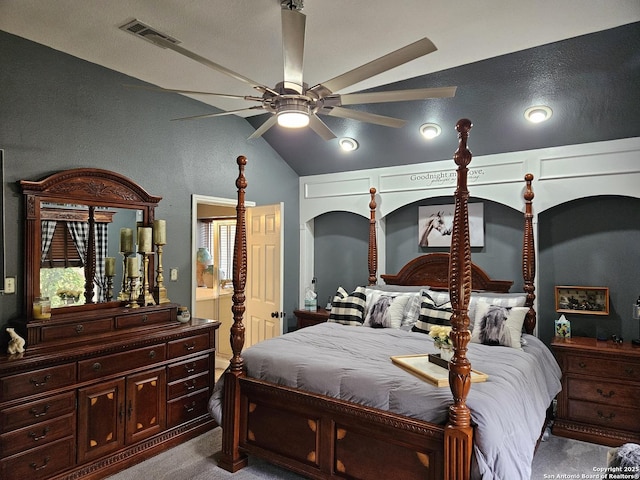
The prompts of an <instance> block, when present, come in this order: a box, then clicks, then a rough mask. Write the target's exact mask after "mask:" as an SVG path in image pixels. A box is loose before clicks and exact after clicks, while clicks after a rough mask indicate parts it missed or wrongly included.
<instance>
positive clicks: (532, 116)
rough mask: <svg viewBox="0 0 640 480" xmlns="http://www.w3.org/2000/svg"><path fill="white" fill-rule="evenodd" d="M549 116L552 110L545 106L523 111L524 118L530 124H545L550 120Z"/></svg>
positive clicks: (536, 106)
mask: <svg viewBox="0 0 640 480" xmlns="http://www.w3.org/2000/svg"><path fill="white" fill-rule="evenodd" d="M551 115H553V110H551V109H550V108H549V107H547V106H546V105H535V106H533V107H529V108H527V109H526V110H525V111H524V118H526V119H527V120H529V121H530V122H531V123H540V122H545V121H547V120H549V119H550V118H551Z"/></svg>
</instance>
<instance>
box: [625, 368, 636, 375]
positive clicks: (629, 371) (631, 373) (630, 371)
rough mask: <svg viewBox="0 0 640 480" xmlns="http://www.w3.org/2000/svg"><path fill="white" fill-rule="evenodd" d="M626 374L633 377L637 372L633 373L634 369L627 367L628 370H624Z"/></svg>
mask: <svg viewBox="0 0 640 480" xmlns="http://www.w3.org/2000/svg"><path fill="white" fill-rule="evenodd" d="M624 372H625V373H626V374H627V375H633V374H634V373H635V372H634V371H633V368H631V367H627V368H625V369H624Z"/></svg>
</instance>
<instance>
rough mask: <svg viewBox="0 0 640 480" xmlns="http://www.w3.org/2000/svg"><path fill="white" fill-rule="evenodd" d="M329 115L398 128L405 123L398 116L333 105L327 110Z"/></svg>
mask: <svg viewBox="0 0 640 480" xmlns="http://www.w3.org/2000/svg"><path fill="white" fill-rule="evenodd" d="M329 115H331V116H332V117H340V118H349V119H351V120H358V121H360V122H367V123H373V124H375V125H382V126H383V127H393V128H400V127H403V126H404V125H405V124H406V123H407V121H406V120H401V119H399V118H393V117H386V116H384V115H377V114H375V113H369V112H361V111H359V110H350V109H348V108H342V107H333V108H332V109H331V111H330V112H329Z"/></svg>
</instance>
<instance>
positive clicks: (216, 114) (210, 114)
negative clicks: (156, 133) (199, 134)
mask: <svg viewBox="0 0 640 480" xmlns="http://www.w3.org/2000/svg"><path fill="white" fill-rule="evenodd" d="M251 110H264V107H263V106H262V105H257V106H255V107H249V108H240V109H238V110H228V111H226V112H219V113H206V114H204V115H194V116H192V117H181V118H172V119H171V121H172V122H174V121H177V120H198V119H201V118H212V117H223V116H225V115H234V114H236V113H242V112H249V111H251ZM260 113H262V112H258V113H255V114H254V115H259V114H260Z"/></svg>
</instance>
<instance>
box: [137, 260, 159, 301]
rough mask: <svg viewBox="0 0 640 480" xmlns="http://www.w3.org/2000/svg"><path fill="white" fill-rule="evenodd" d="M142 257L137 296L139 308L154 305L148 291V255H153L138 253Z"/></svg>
mask: <svg viewBox="0 0 640 480" xmlns="http://www.w3.org/2000/svg"><path fill="white" fill-rule="evenodd" d="M138 253H139V254H140V255H141V256H142V280H143V281H142V288H141V289H140V295H139V296H138V305H140V306H141V307H144V306H147V305H155V304H156V302H155V300H154V299H153V295H151V292H150V291H149V255H153V252H138Z"/></svg>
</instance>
